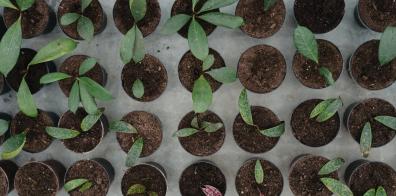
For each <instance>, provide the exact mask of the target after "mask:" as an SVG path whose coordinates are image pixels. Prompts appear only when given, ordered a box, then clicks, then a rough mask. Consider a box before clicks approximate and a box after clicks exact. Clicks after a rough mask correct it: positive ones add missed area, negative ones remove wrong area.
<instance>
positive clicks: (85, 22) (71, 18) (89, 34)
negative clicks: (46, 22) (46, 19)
mask: <svg viewBox="0 0 396 196" xmlns="http://www.w3.org/2000/svg"><path fill="white" fill-rule="evenodd" d="M80 2H81V11H80V12H79V13H66V14H65V15H63V16H62V17H61V19H60V23H61V25H62V26H68V25H71V24H73V23H75V22H77V32H78V35H80V37H81V38H83V39H84V40H88V41H89V40H92V38H93V37H94V33H95V32H94V31H95V30H94V24H93V22H92V20H91V19H89V18H88V17H86V16H84V11H85V9H87V7H89V5H90V4H91V2H92V0H81V1H80ZM80 13H81V14H80Z"/></svg>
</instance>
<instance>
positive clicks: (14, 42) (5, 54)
mask: <svg viewBox="0 0 396 196" xmlns="http://www.w3.org/2000/svg"><path fill="white" fill-rule="evenodd" d="M21 43H22V27H21V17H19V18H18V20H17V21H16V22H15V23H14V24H12V25H11V27H10V28H8V30H7V31H6V32H5V34H4V35H3V38H2V39H1V42H0V59H1V61H0V72H1V73H2V74H3V75H5V76H7V75H8V73H9V72H10V71H11V70H12V68H14V66H15V64H16V63H17V61H18V58H19V51H20V50H21Z"/></svg>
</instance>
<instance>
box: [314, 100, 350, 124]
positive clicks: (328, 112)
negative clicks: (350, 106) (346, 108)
mask: <svg viewBox="0 0 396 196" xmlns="http://www.w3.org/2000/svg"><path fill="white" fill-rule="evenodd" d="M342 105H343V103H342V100H341V99H340V98H337V99H335V100H334V101H332V102H331V103H330V104H329V105H328V106H327V108H326V109H325V110H323V112H321V113H320V114H319V115H318V117H317V118H316V121H318V122H324V121H326V120H329V119H330V118H331V117H333V116H334V115H335V114H336V113H337V111H338V110H339V109H340V108H341V107H342Z"/></svg>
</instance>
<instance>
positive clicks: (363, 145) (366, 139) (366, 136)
mask: <svg viewBox="0 0 396 196" xmlns="http://www.w3.org/2000/svg"><path fill="white" fill-rule="evenodd" d="M372 142H373V133H372V131H371V124H370V123H369V122H367V123H366V124H365V125H364V127H363V131H362V135H361V136H360V151H361V152H362V154H363V157H368V156H369V153H370V149H371V144H372Z"/></svg>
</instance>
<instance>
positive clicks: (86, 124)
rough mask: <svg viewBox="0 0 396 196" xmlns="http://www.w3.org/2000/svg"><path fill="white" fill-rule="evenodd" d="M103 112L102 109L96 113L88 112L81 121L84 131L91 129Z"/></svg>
mask: <svg viewBox="0 0 396 196" xmlns="http://www.w3.org/2000/svg"><path fill="white" fill-rule="evenodd" d="M102 114H103V112H102V111H100V110H98V111H97V112H96V114H88V115H87V116H86V117H85V118H84V119H83V120H82V122H81V129H82V131H89V130H90V129H91V128H92V127H93V126H94V125H95V124H96V122H98V121H99V119H100V117H101V116H102Z"/></svg>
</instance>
